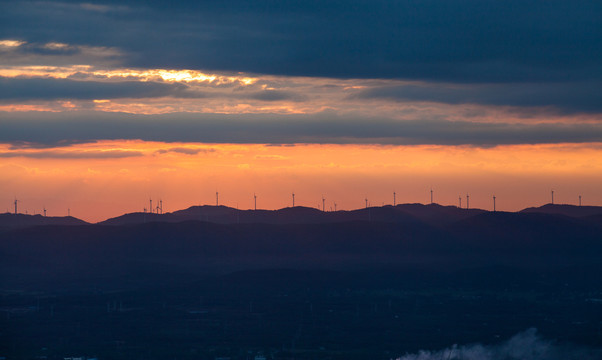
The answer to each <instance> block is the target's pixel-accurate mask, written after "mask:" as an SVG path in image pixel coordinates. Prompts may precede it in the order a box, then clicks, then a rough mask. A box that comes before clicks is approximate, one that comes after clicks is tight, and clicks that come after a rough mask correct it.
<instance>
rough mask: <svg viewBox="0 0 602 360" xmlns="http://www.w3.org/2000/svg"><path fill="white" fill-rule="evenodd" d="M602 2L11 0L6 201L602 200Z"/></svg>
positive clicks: (6, 206) (2, 33)
mask: <svg viewBox="0 0 602 360" xmlns="http://www.w3.org/2000/svg"><path fill="white" fill-rule="evenodd" d="M600 14H602V3H600V2H599V1H579V0H577V1H570V2H567V1H554V0H547V1H524V0H521V1H514V0H508V1H483V0H462V1H450V0H413V1H380V0H370V1H354V0H349V1H328V0H321V1H311V0H303V1H286V0H280V1H260V0H256V1H227V2H225V1H200V2H199V1H177V2H173V1H169V2H168V1H128V2H123V1H90V2H80V1H3V2H2V3H0V212H3V211H12V210H13V202H14V200H15V198H17V199H18V200H19V201H20V202H19V211H20V212H25V211H27V212H28V213H40V212H41V211H42V209H43V208H44V207H45V208H46V209H47V210H48V215H54V216H62V215H66V214H67V209H70V212H71V215H73V216H77V217H79V218H82V219H84V220H88V221H100V220H104V219H106V218H109V217H113V216H118V215H120V214H122V213H124V212H132V211H142V210H143V209H144V207H145V206H146V207H148V203H149V201H148V200H149V198H152V199H155V204H156V201H157V200H158V199H161V200H163V203H164V211H173V210H178V209H182V208H186V207H188V206H191V205H199V204H215V192H219V193H220V204H223V205H228V206H232V207H239V208H241V209H248V208H252V207H253V194H254V193H255V194H256V195H257V198H258V207H259V208H265V209H276V208H282V207H286V206H290V205H291V197H292V196H291V194H292V192H295V193H296V205H304V206H313V207H317V206H318V205H320V204H321V198H322V196H324V197H325V198H326V199H327V204H328V207H329V208H334V206H335V205H334V204H335V203H337V209H346V210H349V209H355V208H359V207H362V206H364V202H365V199H366V198H367V199H369V202H370V204H371V205H372V206H379V205H383V204H390V203H392V202H393V192H395V193H396V197H397V202H411V203H413V202H419V203H428V202H429V201H430V189H433V192H434V201H435V202H437V203H440V204H443V205H459V201H460V200H459V198H464V200H463V206H465V205H466V204H465V197H466V195H467V194H470V205H471V207H480V208H483V209H490V208H492V197H493V195H495V196H496V198H497V209H498V210H506V211H516V210H520V209H522V208H525V207H528V206H540V205H542V204H545V203H548V202H550V201H551V191H552V190H554V192H555V202H557V203H568V204H576V203H577V202H578V196H579V195H581V196H582V199H583V204H584V205H602V188H601V186H602V185H601V184H602V116H601V115H602V91H601V90H602V86H601V85H602V67H601V66H600V64H602V16H600Z"/></svg>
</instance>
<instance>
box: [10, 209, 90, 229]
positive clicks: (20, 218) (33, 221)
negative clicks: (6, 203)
mask: <svg viewBox="0 0 602 360" xmlns="http://www.w3.org/2000/svg"><path fill="white" fill-rule="evenodd" d="M84 224H87V222H85V221H83V220H80V219H77V218H74V217H73V216H42V215H39V214H38V215H26V214H11V213H4V214H0V228H20V227H29V226H40V225H84Z"/></svg>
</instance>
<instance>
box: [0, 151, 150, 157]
mask: <svg viewBox="0 0 602 360" xmlns="http://www.w3.org/2000/svg"><path fill="white" fill-rule="evenodd" d="M142 155H143V154H142V153H141V152H139V151H124V150H106V151H55V150H38V151H7V152H0V158H13V157H27V158H34V159H120V158H127V157H136V156H142Z"/></svg>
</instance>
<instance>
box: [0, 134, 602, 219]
mask: <svg viewBox="0 0 602 360" xmlns="http://www.w3.org/2000/svg"><path fill="white" fill-rule="evenodd" d="M0 156H2V157H0V188H2V189H3V190H4V191H3V192H2V194H1V197H0V204H3V205H1V206H2V207H3V208H0V210H2V211H5V210H11V211H12V208H13V201H14V197H15V196H16V197H17V198H18V199H19V200H20V205H19V209H20V212H25V211H27V212H28V213H40V212H41V209H42V208H43V206H46V208H47V209H48V215H57V216H58V215H66V213H67V208H70V209H71V214H72V215H73V216H76V217H79V218H82V219H84V220H87V221H93V222H96V221H100V220H103V219H106V218H109V217H113V216H118V215H120V214H122V213H124V212H132V211H141V210H142V209H143V208H144V207H145V206H148V199H149V197H152V198H153V199H154V200H155V201H156V200H158V199H159V198H161V199H162V200H163V203H164V211H173V210H178V209H182V208H186V207H188V206H191V205H197V204H214V203H215V191H216V190H217V191H219V193H220V204H223V205H227V206H232V207H237V206H238V207H239V208H241V209H247V208H251V207H252V206H253V193H254V192H255V193H256V194H257V196H258V207H259V208H265V209H275V208H281V207H286V206H290V199H291V195H290V194H291V192H292V191H294V192H295V193H296V204H297V205H305V206H314V207H317V206H318V204H320V203H321V196H322V195H323V196H324V197H325V198H326V199H327V202H326V203H327V207H334V202H336V203H337V208H338V209H354V208H359V207H362V206H363V205H364V198H366V197H367V198H368V199H369V201H370V203H371V204H372V205H375V206H376V205H382V204H383V203H384V204H389V203H392V201H393V200H392V197H393V195H392V193H393V191H395V192H396V193H397V200H398V202H420V203H426V202H428V201H429V190H430V188H431V186H432V188H433V190H434V194H435V202H437V203H440V204H453V205H456V204H457V203H458V196H459V195H461V196H462V197H463V204H465V202H464V201H465V196H466V193H467V192H468V193H469V194H470V204H471V207H479V208H484V209H489V208H491V203H492V200H491V196H492V195H493V194H495V195H496V196H497V208H498V209H499V210H510V211H513V210H519V209H521V208H524V207H527V206H537V205H542V204H544V203H547V202H549V201H550V190H551V189H554V190H555V200H556V202H557V203H571V204H576V203H577V199H578V195H582V196H583V203H584V204H588V205H602V190H601V189H600V184H601V183H602V161H601V160H600V159H602V144H587V145H575V144H560V145H513V146H498V147H493V148H478V147H471V146H426V145H422V146H382V145H372V146H371V145H304V144H297V145H295V146H268V145H234V144H191V143H158V142H143V141H101V142H98V143H90V144H82V145H75V146H70V147H58V148H52V149H24V150H14V149H13V150H9V148H8V146H3V147H1V148H0Z"/></svg>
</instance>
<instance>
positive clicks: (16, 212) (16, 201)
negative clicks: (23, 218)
mask: <svg viewBox="0 0 602 360" xmlns="http://www.w3.org/2000/svg"><path fill="white" fill-rule="evenodd" d="M18 202H19V200H17V198H15V215H17V214H18V211H17V203H18Z"/></svg>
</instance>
